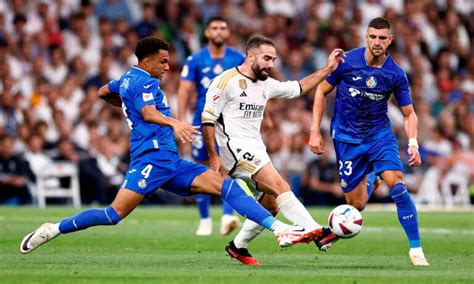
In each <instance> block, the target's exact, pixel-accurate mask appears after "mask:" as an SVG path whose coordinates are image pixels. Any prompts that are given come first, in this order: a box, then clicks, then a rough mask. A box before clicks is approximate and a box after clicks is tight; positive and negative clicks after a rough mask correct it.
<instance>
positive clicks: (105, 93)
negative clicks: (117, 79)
mask: <svg viewBox="0 0 474 284" xmlns="http://www.w3.org/2000/svg"><path fill="white" fill-rule="evenodd" d="M97 95H98V96H99V98H101V99H103V100H104V101H106V102H107V103H108V104H111V105H113V106H116V107H122V98H121V97H120V95H119V94H115V93H112V92H111V91H110V90H109V86H108V85H103V86H102V87H100V89H99V90H98V91H97Z"/></svg>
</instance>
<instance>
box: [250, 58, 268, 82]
mask: <svg viewBox="0 0 474 284" xmlns="http://www.w3.org/2000/svg"><path fill="white" fill-rule="evenodd" d="M252 71H253V73H254V74H255V77H257V79H258V80H260V81H265V80H267V78H268V76H269V75H270V72H271V71H272V68H262V67H261V66H260V65H259V64H258V62H257V61H255V62H254V63H253V64H252Z"/></svg>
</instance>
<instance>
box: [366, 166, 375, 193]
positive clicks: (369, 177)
mask: <svg viewBox="0 0 474 284" xmlns="http://www.w3.org/2000/svg"><path fill="white" fill-rule="evenodd" d="M375 178H376V177H375V172H371V173H370V174H368V175H367V200H369V199H370V197H371V196H372V193H374V182H375Z"/></svg>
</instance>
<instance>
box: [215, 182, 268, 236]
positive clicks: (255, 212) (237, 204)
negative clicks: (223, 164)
mask: <svg viewBox="0 0 474 284" xmlns="http://www.w3.org/2000/svg"><path fill="white" fill-rule="evenodd" d="M222 200H224V201H227V202H228V203H229V205H230V206H232V208H234V210H235V211H237V212H238V213H239V214H240V215H242V216H244V217H245V218H248V219H250V220H252V221H254V222H257V223H258V224H260V225H262V226H264V227H265V228H267V229H271V226H272V225H273V223H274V222H275V221H276V219H275V217H273V216H272V214H270V212H268V211H267V210H266V209H265V208H263V207H262V205H260V203H258V202H257V201H256V200H255V199H254V198H253V197H252V196H250V195H247V194H246V193H245V191H244V190H243V189H242V188H241V187H240V185H238V184H237V182H235V181H234V180H232V179H226V180H224V183H223V184H222Z"/></svg>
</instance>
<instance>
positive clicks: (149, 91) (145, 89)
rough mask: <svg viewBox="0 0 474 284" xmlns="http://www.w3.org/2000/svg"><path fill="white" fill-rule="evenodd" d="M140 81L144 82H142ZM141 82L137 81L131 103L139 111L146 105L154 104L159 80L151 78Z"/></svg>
mask: <svg viewBox="0 0 474 284" xmlns="http://www.w3.org/2000/svg"><path fill="white" fill-rule="evenodd" d="M141 82H145V83H144V84H142V83H141ZM141 82H137V85H136V86H135V88H136V89H135V90H134V97H133V103H134V105H135V108H136V109H137V111H139V112H140V111H141V109H142V108H143V107H144V106H146V105H155V98H156V94H157V93H158V87H159V84H160V81H158V80H157V79H153V78H150V79H148V80H146V81H141Z"/></svg>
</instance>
